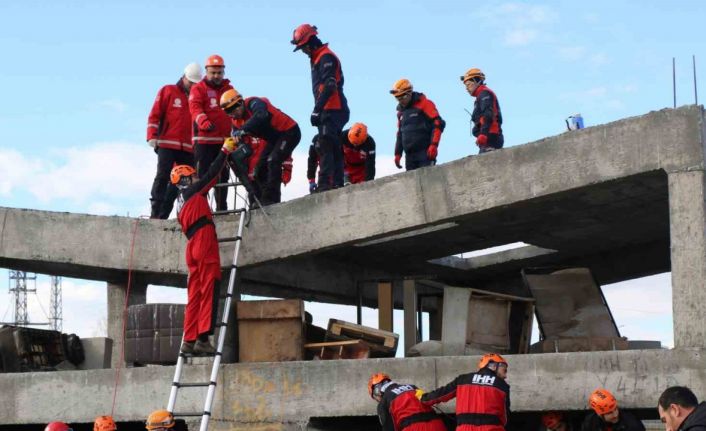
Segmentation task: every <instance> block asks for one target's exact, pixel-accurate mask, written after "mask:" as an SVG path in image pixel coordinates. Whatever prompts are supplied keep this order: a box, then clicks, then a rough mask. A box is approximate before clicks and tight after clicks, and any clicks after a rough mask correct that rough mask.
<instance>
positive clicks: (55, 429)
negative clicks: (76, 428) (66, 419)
mask: <svg viewBox="0 0 706 431" xmlns="http://www.w3.org/2000/svg"><path fill="white" fill-rule="evenodd" d="M44 431H73V430H72V429H71V427H70V426H68V425H66V424H65V423H63V422H51V423H49V424H48V425H47V426H46V428H44Z"/></svg>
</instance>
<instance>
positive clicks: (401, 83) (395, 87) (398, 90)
mask: <svg viewBox="0 0 706 431" xmlns="http://www.w3.org/2000/svg"><path fill="white" fill-rule="evenodd" d="M411 92H412V83H411V82H409V79H405V78H402V79H399V80H397V81H396V82H395V83H394V84H392V90H390V94H392V95H393V96H395V97H400V96H402V95H404V94H407V93H411Z"/></svg>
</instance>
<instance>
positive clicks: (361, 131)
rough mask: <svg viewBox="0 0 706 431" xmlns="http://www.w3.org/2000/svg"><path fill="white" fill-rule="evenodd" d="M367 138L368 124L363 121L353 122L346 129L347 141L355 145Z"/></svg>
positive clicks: (360, 143)
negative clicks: (348, 128) (347, 129)
mask: <svg viewBox="0 0 706 431" xmlns="http://www.w3.org/2000/svg"><path fill="white" fill-rule="evenodd" d="M366 139H368V126H366V125H365V124H363V123H355V124H354V125H353V126H352V127H351V129H350V130H349V131H348V141H349V142H350V143H351V144H353V145H355V146H358V145H362V144H363V142H365V140H366Z"/></svg>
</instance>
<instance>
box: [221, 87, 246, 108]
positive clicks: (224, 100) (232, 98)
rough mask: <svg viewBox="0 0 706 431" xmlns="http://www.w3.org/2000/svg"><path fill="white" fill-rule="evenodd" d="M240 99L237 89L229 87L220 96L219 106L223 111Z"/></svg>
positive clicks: (241, 97) (241, 98)
mask: <svg viewBox="0 0 706 431" xmlns="http://www.w3.org/2000/svg"><path fill="white" fill-rule="evenodd" d="M241 100H243V96H242V95H241V94H240V93H238V90H236V89H235V88H231V89H230V90H226V91H225V92H224V93H223V95H222V96H221V108H223V110H224V111H227V110H229V109H231V108H232V107H234V106H235V105H236V104H237V103H238V102H240V101H241Z"/></svg>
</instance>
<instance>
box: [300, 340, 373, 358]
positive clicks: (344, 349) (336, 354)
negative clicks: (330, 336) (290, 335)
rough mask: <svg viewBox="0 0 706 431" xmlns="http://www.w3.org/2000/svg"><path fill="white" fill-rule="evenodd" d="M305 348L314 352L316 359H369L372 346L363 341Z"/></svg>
mask: <svg viewBox="0 0 706 431" xmlns="http://www.w3.org/2000/svg"><path fill="white" fill-rule="evenodd" d="M304 348H305V349H306V350H308V351H312V353H313V354H314V358H315V359H320V360H331V359H367V358H369V357H370V346H369V345H368V343H366V342H365V341H362V340H345V341H330V342H324V343H309V344H305V345H304Z"/></svg>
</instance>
